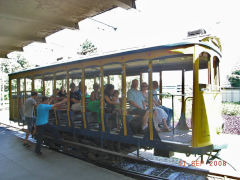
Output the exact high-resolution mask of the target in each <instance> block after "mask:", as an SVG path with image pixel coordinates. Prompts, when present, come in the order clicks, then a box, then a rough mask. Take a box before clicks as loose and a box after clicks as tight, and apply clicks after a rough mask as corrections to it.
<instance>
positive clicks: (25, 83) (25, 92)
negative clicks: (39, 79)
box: [23, 77, 27, 102]
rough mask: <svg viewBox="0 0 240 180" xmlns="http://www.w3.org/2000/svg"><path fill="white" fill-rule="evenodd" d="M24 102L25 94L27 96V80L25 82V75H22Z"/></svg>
mask: <svg viewBox="0 0 240 180" xmlns="http://www.w3.org/2000/svg"><path fill="white" fill-rule="evenodd" d="M23 91H24V98H23V100H24V102H25V101H26V96H27V82H26V77H24V90H23Z"/></svg>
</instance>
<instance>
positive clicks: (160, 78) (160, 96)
mask: <svg viewBox="0 0 240 180" xmlns="http://www.w3.org/2000/svg"><path fill="white" fill-rule="evenodd" d="M159 94H160V95H159V100H160V103H161V105H162V95H161V94H162V71H160V72H159Z"/></svg>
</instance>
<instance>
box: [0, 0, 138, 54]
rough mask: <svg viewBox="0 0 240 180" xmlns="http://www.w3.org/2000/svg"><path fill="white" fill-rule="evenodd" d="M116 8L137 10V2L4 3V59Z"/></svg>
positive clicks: (0, 14)
mask: <svg viewBox="0 0 240 180" xmlns="http://www.w3.org/2000/svg"><path fill="white" fill-rule="evenodd" d="M116 7H121V8H124V9H129V8H134V7H135V0H104V1H101V0H91V1H89V0H69V1H61V0H21V1H18V0H0V24H1V28H0V57H7V54H8V53H10V52H12V51H19V50H22V47H23V46H26V45H28V44H30V43H31V42H34V41H37V42H45V37H46V36H48V35H50V34H53V33H55V32H57V31H59V30H62V29H64V28H70V29H75V28H77V24H78V22H79V21H81V20H84V19H86V18H88V17H92V16H95V15H97V14H100V13H103V12H105V11H108V10H110V9H113V8H116Z"/></svg>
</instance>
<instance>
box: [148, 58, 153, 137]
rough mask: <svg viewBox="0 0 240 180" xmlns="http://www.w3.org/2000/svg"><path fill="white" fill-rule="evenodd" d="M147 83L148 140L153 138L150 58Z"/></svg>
mask: <svg viewBox="0 0 240 180" xmlns="http://www.w3.org/2000/svg"><path fill="white" fill-rule="evenodd" d="M148 84H149V92H148V100H149V120H148V122H149V124H148V127H149V132H150V135H149V140H153V122H152V120H153V86H152V60H150V61H149V63H148Z"/></svg>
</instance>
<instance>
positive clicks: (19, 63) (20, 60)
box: [1, 54, 30, 74]
mask: <svg viewBox="0 0 240 180" xmlns="http://www.w3.org/2000/svg"><path fill="white" fill-rule="evenodd" d="M1 67H2V69H1V70H2V71H3V72H4V73H7V74H8V73H12V72H16V71H20V70H24V69H27V68H29V67H30V64H29V62H28V61H27V60H26V58H25V57H24V56H23V55H21V54H16V56H14V57H12V58H10V59H2V60H1Z"/></svg>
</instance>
